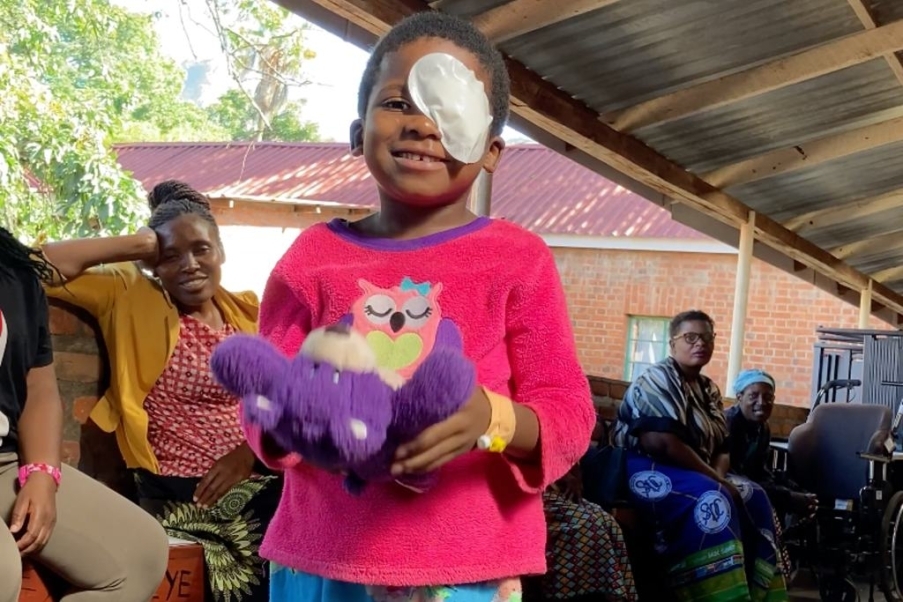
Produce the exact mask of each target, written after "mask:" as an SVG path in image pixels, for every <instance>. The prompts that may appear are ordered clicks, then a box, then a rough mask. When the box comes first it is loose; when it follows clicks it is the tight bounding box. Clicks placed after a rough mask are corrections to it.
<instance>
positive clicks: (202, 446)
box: [43, 181, 282, 602]
mask: <svg viewBox="0 0 903 602" xmlns="http://www.w3.org/2000/svg"><path fill="white" fill-rule="evenodd" d="M148 201H149V203H150V206H151V210H152V211H153V213H152V216H151V219H150V222H149V224H148V227H147V228H142V229H141V230H139V231H138V232H137V233H136V234H133V235H129V236H117V237H110V238H93V239H81V240H70V241H63V242H57V243H49V244H46V245H44V247H43V250H44V253H45V255H46V257H47V260H48V261H49V262H50V263H52V264H53V265H54V266H55V267H56V268H57V270H59V272H60V274H61V275H62V276H63V278H64V279H65V282H64V283H54V285H52V286H48V287H47V294H48V295H49V296H51V297H55V298H58V299H60V300H62V301H66V302H69V303H72V304H74V305H77V306H80V307H82V308H84V309H85V310H87V311H88V312H90V313H91V314H92V315H93V316H94V317H95V318H96V319H97V321H98V324H99V326H100V330H101V333H102V335H103V338H104V341H105V343H106V346H107V351H108V355H109V358H110V386H109V389H108V390H107V391H106V393H105V394H104V396H103V397H102V398H101V399H100V401H99V402H98V403H97V405H96V406H95V407H94V409H93V411H92V412H91V420H92V421H93V422H95V423H96V424H97V425H98V426H99V427H100V428H101V429H102V430H104V431H106V432H114V433H116V440H117V442H118V445H119V449H120V450H121V452H122V455H123V458H124V459H125V462H126V465H127V466H128V468H130V469H132V471H133V472H134V475H135V482H136V485H137V489H138V497H139V503H140V504H141V506H142V507H144V508H145V509H146V510H148V511H149V512H151V513H152V514H154V515H155V516H156V517H157V519H158V520H159V521H160V522H161V523H162V524H163V526H164V527H165V528H166V529H167V531H168V532H169V533H170V535H173V536H175V537H179V538H182V539H188V540H192V541H197V542H199V543H201V544H202V545H204V549H205V555H206V559H207V568H208V576H209V581H210V589H211V593H212V597H213V599H214V600H217V601H218V600H242V601H250V602H255V601H257V600H267V595H268V576H267V573H266V566H265V564H264V563H263V562H262V561H261V559H260V558H259V556H258V555H257V549H258V545H259V542H260V540H261V539H262V536H263V533H264V531H265V529H266V526H267V525H268V524H269V520H270V518H271V517H272V514H273V512H274V511H275V508H276V505H277V504H278V500H279V495H280V493H281V487H282V483H281V479H280V478H277V477H274V476H261V474H262V473H264V472H265V469H263V467H262V466H260V465H258V464H257V463H256V462H255V458H254V455H253V453H252V452H251V450H250V448H249V447H248V445H247V443H246V442H245V440H244V436H243V434H242V431H241V428H240V424H239V413H238V412H239V410H238V400H237V399H235V398H234V397H232V396H230V395H228V394H227V393H226V392H225V391H224V390H223V389H222V388H220V387H219V386H218V384H217V383H216V382H215V380H214V379H213V377H212V375H211V373H210V369H209V359H210V355H211V353H212V351H213V349H214V348H215V346H216V345H217V344H218V343H219V342H220V341H221V340H223V339H224V338H225V337H228V336H229V335H231V334H234V333H236V332H244V333H254V332H256V330H257V314H258V307H259V306H258V300H257V297H256V296H255V295H254V293H250V292H245V293H230V292H228V291H226V290H225V289H224V288H223V287H222V286H221V285H220V275H221V268H222V265H223V262H224V261H225V251H224V249H223V245H222V241H221V240H220V235H219V229H218V227H217V225H216V221H215V220H214V218H213V215H212V213H211V212H210V205H209V201H208V200H207V199H206V197H204V196H203V195H201V194H200V193H198V192H197V191H195V190H194V189H192V188H191V187H189V186H188V185H186V184H184V183H181V182H175V181H168V182H163V183H161V184H159V185H157V186H156V187H155V188H154V190H153V191H152V192H151V193H150V194H149V195H148ZM146 271H149V272H150V274H148V273H146Z"/></svg>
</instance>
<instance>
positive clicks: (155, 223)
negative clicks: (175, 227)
mask: <svg viewBox="0 0 903 602" xmlns="http://www.w3.org/2000/svg"><path fill="white" fill-rule="evenodd" d="M147 204H148V205H150V209H151V218H150V222H148V224H147V225H148V227H150V228H151V229H153V230H156V229H157V228H159V227H160V226H162V225H163V224H165V223H167V222H170V221H172V220H174V219H175V218H177V217H181V216H183V215H197V216H198V217H200V218H202V219H203V220H204V221H206V222H207V223H208V224H210V226H211V227H212V228H213V230H214V231H215V232H216V233H217V235H218V234H219V228H218V227H217V225H216V220H215V219H214V218H213V213H212V212H211V211H210V200H209V199H208V198H207V197H206V196H205V195H203V194H201V193H200V192H198V191H197V190H195V189H194V188H192V187H191V186H189V185H188V184H186V183H185V182H180V181H179V180H166V181H165V182H160V183H159V184H157V185H156V186H154V189H153V190H151V191H150V192H149V193H147Z"/></svg>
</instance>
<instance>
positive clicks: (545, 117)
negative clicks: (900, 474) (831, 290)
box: [280, 0, 903, 314]
mask: <svg viewBox="0 0 903 602" xmlns="http://www.w3.org/2000/svg"><path fill="white" fill-rule="evenodd" d="M280 1H281V2H283V3H284V4H285V5H286V6H290V7H291V6H301V5H305V6H307V5H313V6H316V7H318V8H320V9H326V10H328V11H329V12H330V13H331V14H333V15H340V16H342V17H344V18H346V19H348V20H349V21H350V23H351V24H352V25H354V26H356V27H358V28H361V29H363V30H365V31H368V32H371V33H372V34H373V35H377V36H379V35H382V34H384V33H386V32H387V31H388V30H389V29H390V28H391V26H392V25H394V24H395V23H397V22H398V21H400V20H401V19H403V18H404V17H407V16H409V15H411V14H413V13H415V12H418V11H422V10H430V9H429V6H428V5H427V4H426V3H425V2H423V1H422V0H280ZM901 23H903V22H901ZM882 29H883V28H882ZM874 31H881V29H878V30H874ZM869 33H871V32H869ZM901 33H903V28H901ZM901 44H903V42H901ZM505 62H506V65H507V67H508V72H509V74H510V76H511V109H512V111H513V112H514V113H515V114H516V115H518V116H519V117H520V118H522V119H525V120H526V121H529V122H530V123H532V124H534V125H535V126H536V127H537V128H539V129H542V130H544V131H546V132H548V134H549V135H551V136H554V137H555V138H557V139H559V140H561V141H562V142H564V143H567V144H570V145H572V146H573V147H574V148H576V149H579V150H580V151H581V152H583V153H585V154H586V155H587V156H589V157H592V158H593V159H595V160H597V161H599V162H601V163H604V164H606V165H608V166H610V167H613V168H614V169H616V170H618V171H620V172H621V173H624V174H626V175H627V176H629V177H631V178H633V179H634V180H636V181H638V182H639V183H641V184H644V185H646V186H648V187H649V188H651V189H653V190H655V191H656V192H659V193H661V194H664V195H667V196H669V197H671V198H673V199H675V200H676V201H678V202H680V203H683V204H685V205H687V206H688V207H691V208H693V209H695V210H697V211H699V212H701V213H703V214H705V215H708V216H710V217H711V218H713V219H716V220H718V221H721V222H723V223H727V224H730V225H732V226H735V227H739V226H740V225H741V224H743V223H745V222H746V221H747V218H748V215H749V212H750V208H749V207H747V206H746V205H744V204H743V203H741V202H740V201H738V200H737V199H735V198H734V197H732V196H730V195H728V194H725V193H724V192H723V191H721V190H719V189H717V188H715V187H714V186H712V185H711V184H709V183H708V182H706V181H704V180H703V179H702V178H700V177H699V176H697V175H695V174H693V173H690V172H688V171H687V170H686V169H684V168H682V167H681V166H680V165H677V164H676V163H673V162H671V161H669V160H668V159H666V158H665V157H663V156H662V155H661V154H659V153H657V152H656V151H654V150H653V149H651V148H649V147H648V146H646V145H645V144H643V143H642V142H640V141H639V140H637V139H635V138H633V137H631V136H628V135H625V134H622V133H620V132H617V131H615V130H614V129H612V128H611V127H609V126H607V125H606V124H605V123H603V122H602V121H601V120H600V118H599V115H598V113H597V112H596V111H593V110H592V109H590V108H589V107H587V106H586V105H585V104H583V103H582V102H580V101H579V100H576V99H574V98H572V97H571V96H569V95H568V94H567V93H566V92H563V91H561V90H559V89H558V88H557V87H556V86H555V85H554V84H552V83H551V82H548V81H545V80H544V79H543V78H542V77H541V76H540V75H538V74H537V73H535V72H533V71H530V70H529V69H528V68H527V67H525V66H524V65H523V64H521V63H519V62H518V61H515V60H513V59H511V58H510V57H506V59H505ZM756 239H757V240H758V241H760V242H761V243H763V244H766V245H768V246H770V247H772V248H774V249H777V250H779V251H780V252H781V253H783V254H784V255H786V256H787V257H788V258H789V259H791V260H796V261H799V262H800V263H802V264H804V265H806V266H809V267H810V268H811V269H813V270H814V271H816V272H819V273H821V274H823V275H824V276H825V277H827V278H830V279H832V280H834V281H835V282H838V283H840V284H843V285H844V286H848V287H850V288H852V289H855V290H862V289H863V288H865V287H867V286H868V283H869V281H870V278H869V277H868V276H866V275H865V274H863V273H862V272H859V271H857V270H856V269H854V268H853V267H851V266H849V265H847V264H845V263H844V262H843V261H841V260H839V259H837V258H836V257H834V256H832V255H831V254H830V253H829V252H828V251H825V250H824V249H822V248H820V247H818V246H817V245H815V244H813V243H812V242H810V241H808V240H806V239H804V238H803V237H801V236H799V235H798V234H795V233H794V232H791V231H790V230H787V229H786V228H784V227H783V226H781V225H780V224H779V223H777V222H776V221H774V220H773V219H771V218H769V217H767V216H765V215H762V214H757V215H756ZM872 297H873V299H875V300H876V301H878V302H880V303H882V304H883V305H884V306H885V307H887V308H889V309H890V310H891V311H893V312H896V313H898V314H903V295H900V294H898V293H895V292H894V291H892V290H890V289H889V288H887V287H885V286H884V285H882V284H878V283H876V284H874V286H873V288H872Z"/></svg>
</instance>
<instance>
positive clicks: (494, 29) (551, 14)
mask: <svg viewBox="0 0 903 602" xmlns="http://www.w3.org/2000/svg"><path fill="white" fill-rule="evenodd" d="M615 2H618V0H511V2H508V3H506V4H502V5H501V6H497V7H495V8H491V9H489V10H487V11H486V12H483V13H480V14H478V15H476V16H475V17H473V23H474V25H476V26H477V27H479V28H480V31H482V32H483V33H484V34H486V36H487V37H488V38H489V39H490V40H492V41H493V42H494V43H496V44H500V43H502V42H506V41H508V40H511V39H513V38H516V37H518V36H522V35H524V34H525V33H529V32H531V31H536V30H537V29H542V28H543V27H548V26H549V25H554V24H555V23H560V22H561V21H566V20H568V19H572V18H574V17H579V16H580V15H582V14H584V13H588V12H592V11H594V10H599V9H600V8H603V7H605V6H608V5H609V4H614V3H615Z"/></svg>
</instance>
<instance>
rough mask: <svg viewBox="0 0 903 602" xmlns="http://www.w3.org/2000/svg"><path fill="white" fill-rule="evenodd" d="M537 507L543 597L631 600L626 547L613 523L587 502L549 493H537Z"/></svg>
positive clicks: (633, 595)
mask: <svg viewBox="0 0 903 602" xmlns="http://www.w3.org/2000/svg"><path fill="white" fill-rule="evenodd" d="M543 505H544V509H545V512H546V521H547V522H548V531H549V535H548V537H549V539H548V542H547V544H546V558H547V560H548V565H549V570H548V572H547V573H546V574H545V575H544V576H543V578H542V590H543V596H544V597H545V599H546V600H568V599H571V598H575V597H578V596H592V597H593V598H592V599H595V600H599V601H600V602H601V601H602V600H610V601H618V602H634V601H635V600H636V599H637V591H636V584H635V583H634V581H633V571H632V570H631V568H630V560H629V558H628V557H627V544H626V543H625V542H624V534H623V533H622V532H621V527H620V526H619V525H618V523H617V522H616V521H615V519H614V518H613V517H612V516H611V515H610V514H608V513H607V512H605V511H604V510H603V509H602V508H601V507H599V506H597V505H596V504H593V503H592V502H588V501H586V500H583V501H582V502H580V503H577V502H574V501H572V500H570V499H568V498H567V497H565V496H564V495H562V494H560V493H558V492H556V491H553V490H551V489H550V490H547V491H546V492H545V493H544V494H543Z"/></svg>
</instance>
